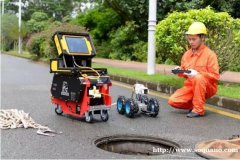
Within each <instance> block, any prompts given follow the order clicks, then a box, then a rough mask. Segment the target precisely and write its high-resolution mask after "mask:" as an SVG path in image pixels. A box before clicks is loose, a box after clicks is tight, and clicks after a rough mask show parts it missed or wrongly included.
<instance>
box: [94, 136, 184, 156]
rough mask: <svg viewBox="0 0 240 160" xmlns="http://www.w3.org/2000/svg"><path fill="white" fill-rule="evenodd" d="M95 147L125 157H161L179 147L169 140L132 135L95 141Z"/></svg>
mask: <svg viewBox="0 0 240 160" xmlns="http://www.w3.org/2000/svg"><path fill="white" fill-rule="evenodd" d="M95 145H96V146H97V147H98V148H100V149H103V150H105V151H108V152H113V153H119V154H127V155H148V156H152V155H163V154H172V153H174V152H176V149H177V148H180V146H179V145H178V144H177V143H175V142H171V141H169V140H165V139H161V138H155V137H147V136H134V135H116V136H108V137H103V138H100V139H97V140H96V141H95Z"/></svg>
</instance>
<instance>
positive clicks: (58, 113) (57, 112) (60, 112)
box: [55, 104, 63, 115]
mask: <svg viewBox="0 0 240 160" xmlns="http://www.w3.org/2000/svg"><path fill="white" fill-rule="evenodd" d="M55 113H56V114H57V115H62V114H63V111H62V108H61V106H59V105H58V104H57V105H56V107H55Z"/></svg>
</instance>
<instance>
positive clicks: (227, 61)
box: [156, 7, 240, 71]
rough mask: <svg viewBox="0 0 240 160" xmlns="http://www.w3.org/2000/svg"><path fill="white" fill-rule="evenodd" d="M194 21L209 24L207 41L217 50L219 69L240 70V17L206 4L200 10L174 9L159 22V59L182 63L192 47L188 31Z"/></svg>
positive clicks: (161, 61) (157, 34)
mask: <svg viewBox="0 0 240 160" xmlns="http://www.w3.org/2000/svg"><path fill="white" fill-rule="evenodd" d="M194 21H200V22H203V23H204V24H205V25H206V27H207V28H208V39H207V40H206V43H207V45H208V46H209V47H210V48H211V49H212V50H214V51H215V52H216V53H217V55H218V59H219V65H220V71H223V70H235V71H236V70H237V71H240V70H239V69H238V68H239V63H240V56H238V54H239V44H240V40H239V39H240V33H239V32H240V30H239V20H235V19H233V18H232V17H231V16H230V15H229V14H228V13H226V12H220V13H216V12H214V11H213V10H211V8H209V7H207V8H205V9H201V10H190V11H188V12H186V13H183V12H173V13H172V14H170V15H169V16H168V17H167V18H166V19H164V20H163V21H161V22H159V23H158V25H157V31H156V44H157V62H158V63H165V61H166V60H168V61H172V62H174V63H175V64H179V63H180V60H181V57H182V55H183V53H184V52H185V51H186V50H188V49H189V46H188V43H187V41H186V39H185V32H186V31H187V29H188V27H189V26H190V25H191V23H192V22H194Z"/></svg>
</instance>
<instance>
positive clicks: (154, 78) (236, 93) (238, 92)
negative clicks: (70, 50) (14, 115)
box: [6, 51, 240, 99]
mask: <svg viewBox="0 0 240 160" xmlns="http://www.w3.org/2000/svg"><path fill="white" fill-rule="evenodd" d="M6 54H9V55H13V56H17V57H22V58H27V59H34V57H33V56H32V55H30V54H29V53H28V52H23V53H22V54H18V53H17V51H10V52H6ZM40 61H43V62H46V63H49V60H48V59H40ZM93 67H94V68H107V69H108V73H109V74H113V75H121V76H125V77H129V78H135V79H139V80H144V81H148V82H154V83H160V84H166V85H171V86H176V87H181V86H182V85H183V82H184V79H183V78H179V77H177V76H174V75H173V76H171V75H162V74H156V75H147V74H146V73H145V72H142V71H135V70H126V69H123V68H118V67H112V66H107V65H101V64H95V63H94V64H93ZM217 95H219V96H224V97H229V98H236V99H240V84H223V83H219V85H218V92H217Z"/></svg>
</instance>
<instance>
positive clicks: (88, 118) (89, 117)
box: [85, 112, 93, 123]
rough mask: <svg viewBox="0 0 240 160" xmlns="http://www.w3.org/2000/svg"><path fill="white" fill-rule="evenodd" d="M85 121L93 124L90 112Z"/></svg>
mask: <svg viewBox="0 0 240 160" xmlns="http://www.w3.org/2000/svg"><path fill="white" fill-rule="evenodd" d="M85 121H86V122H88V123H91V122H92V121H93V115H92V112H89V113H88V115H87V116H85Z"/></svg>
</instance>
